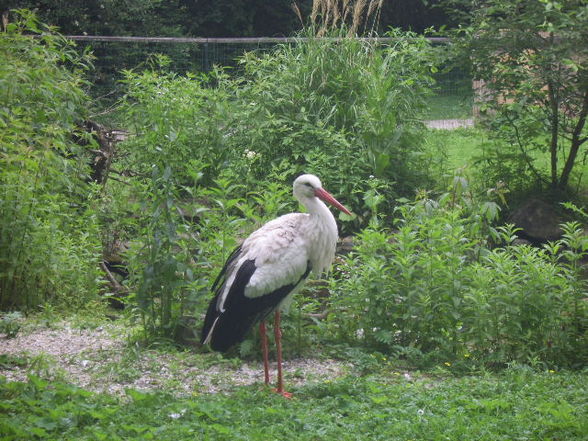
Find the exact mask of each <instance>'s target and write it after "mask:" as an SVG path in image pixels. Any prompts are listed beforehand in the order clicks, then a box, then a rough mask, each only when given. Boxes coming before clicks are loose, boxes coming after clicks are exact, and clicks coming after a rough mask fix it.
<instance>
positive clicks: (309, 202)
mask: <svg viewBox="0 0 588 441" xmlns="http://www.w3.org/2000/svg"><path fill="white" fill-rule="evenodd" d="M300 202H301V203H302V205H304V207H305V208H306V210H307V211H308V214H309V220H308V230H307V234H308V239H309V240H310V241H311V244H310V245H311V257H312V260H313V262H312V266H313V272H314V273H315V274H317V275H318V274H320V273H322V272H325V271H328V270H329V268H330V266H331V263H332V262H333V259H334V258H335V247H336V246H337V236H338V231H337V222H336V221H335V216H333V213H331V210H329V208H328V207H327V205H326V204H325V203H324V202H323V201H321V200H320V199H318V198H317V197H312V198H304V199H303V200H301V201H300Z"/></svg>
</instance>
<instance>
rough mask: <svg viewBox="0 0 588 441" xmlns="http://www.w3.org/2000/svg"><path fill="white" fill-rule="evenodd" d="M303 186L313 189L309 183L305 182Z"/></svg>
mask: <svg viewBox="0 0 588 441" xmlns="http://www.w3.org/2000/svg"><path fill="white" fill-rule="evenodd" d="M304 185H306V186H307V187H308V188H313V187H312V184H311V183H310V182H305V183H304Z"/></svg>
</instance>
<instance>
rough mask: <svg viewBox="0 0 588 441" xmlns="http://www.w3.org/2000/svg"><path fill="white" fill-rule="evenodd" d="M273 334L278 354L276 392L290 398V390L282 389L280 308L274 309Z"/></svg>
mask: <svg viewBox="0 0 588 441" xmlns="http://www.w3.org/2000/svg"><path fill="white" fill-rule="evenodd" d="M274 335H275V336H276V351H277V353H278V354H277V355H278V388H277V389H276V392H277V393H279V394H280V395H282V396H284V397H286V398H292V394H291V393H290V392H286V391H285V390H284V379H283V377H282V331H281V330H280V310H279V309H276V316H275V319H274Z"/></svg>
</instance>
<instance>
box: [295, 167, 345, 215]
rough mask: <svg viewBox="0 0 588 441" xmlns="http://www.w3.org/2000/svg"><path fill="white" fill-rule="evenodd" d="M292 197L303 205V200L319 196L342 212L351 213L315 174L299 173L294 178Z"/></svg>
mask: <svg viewBox="0 0 588 441" xmlns="http://www.w3.org/2000/svg"><path fill="white" fill-rule="evenodd" d="M294 197H295V198H296V199H298V200H299V201H300V202H301V203H302V204H303V205H306V204H305V201H308V200H311V199H313V198H315V197H316V198H319V199H321V200H322V201H324V202H326V203H328V204H331V205H333V206H334V207H336V208H338V209H339V210H341V211H342V212H343V213H346V214H351V212H350V211H349V210H348V209H347V208H345V207H344V206H343V205H342V204H341V203H340V202H339V201H338V200H337V199H335V198H334V197H333V196H332V195H331V194H330V193H329V192H328V191H327V190H325V189H324V188H323V186H322V184H321V180H320V179H319V178H317V177H316V176H315V175H310V174H307V175H300V176H298V177H297V178H296V179H295V180H294Z"/></svg>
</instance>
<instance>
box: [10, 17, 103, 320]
mask: <svg viewBox="0 0 588 441" xmlns="http://www.w3.org/2000/svg"><path fill="white" fill-rule="evenodd" d="M21 14H22V15H21V19H20V21H18V22H16V23H10V24H9V25H8V26H7V30H6V32H5V33H4V34H3V35H2V38H1V39H0V56H1V57H2V59H3V63H1V65H0V126H1V130H0V155H1V156H2V162H3V166H2V168H0V195H1V196H0V308H2V309H4V308H19V307H24V308H34V307H36V306H37V305H39V304H40V303H43V302H49V301H57V300H60V301H62V302H63V303H64V304H68V305H70V306H80V305H83V304H84V303H85V302H86V301H87V300H88V299H89V298H90V297H91V296H92V295H94V294H95V293H96V289H97V282H98V258H99V255H100V242H99V234H98V231H99V228H98V222H97V220H96V216H95V212H94V211H93V194H94V188H93V187H92V186H91V185H89V184H86V183H85V182H86V181H85V178H87V175H88V166H87V163H86V162H85V161H86V160H87V159H88V158H87V157H86V156H85V155H84V150H83V148H82V147H80V146H79V145H77V144H75V143H74V142H73V137H72V135H73V134H74V133H75V132H76V131H77V128H76V123H77V122H79V121H80V120H81V119H82V118H83V117H84V115H85V113H86V108H87V105H88V100H87V96H86V95H85V93H84V91H83V89H82V86H83V85H84V82H83V80H82V79H81V75H80V72H81V71H82V70H84V69H86V68H87V66H88V62H89V59H88V57H86V56H82V57H80V56H78V55H77V54H76V52H75V51H74V50H73V49H72V47H71V44H70V43H68V42H67V41H66V40H65V39H63V38H62V37H60V36H59V35H55V34H53V33H52V32H51V29H47V28H45V27H44V26H42V25H41V24H39V23H38V22H37V20H36V18H35V17H34V15H32V14H30V13H27V12H24V11H23V12H22V13H21ZM25 33H29V34H36V35H38V36H39V38H34V37H33V36H32V35H24V34H25ZM80 136H82V135H81V134H80Z"/></svg>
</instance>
